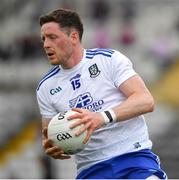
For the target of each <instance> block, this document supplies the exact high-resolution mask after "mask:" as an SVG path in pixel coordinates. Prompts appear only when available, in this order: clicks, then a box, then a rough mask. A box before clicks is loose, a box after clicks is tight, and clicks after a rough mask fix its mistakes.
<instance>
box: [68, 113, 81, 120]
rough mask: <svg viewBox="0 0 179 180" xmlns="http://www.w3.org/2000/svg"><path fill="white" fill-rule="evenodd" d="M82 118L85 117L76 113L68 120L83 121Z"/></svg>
mask: <svg viewBox="0 0 179 180" xmlns="http://www.w3.org/2000/svg"><path fill="white" fill-rule="evenodd" d="M82 117H83V116H82V114H80V113H75V114H73V115H71V116H68V117H67V119H68V120H73V119H81V118H82Z"/></svg>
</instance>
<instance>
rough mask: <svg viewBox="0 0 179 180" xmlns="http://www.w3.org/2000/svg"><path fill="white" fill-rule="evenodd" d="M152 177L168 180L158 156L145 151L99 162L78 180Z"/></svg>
mask: <svg viewBox="0 0 179 180" xmlns="http://www.w3.org/2000/svg"><path fill="white" fill-rule="evenodd" d="M151 175H156V176H157V177H159V178H160V179H167V176H166V174H165V172H164V171H163V170H162V169H161V168H160V162H159V158H158V156H156V155H155V154H154V153H152V151H151V150H149V149H144V150H141V151H137V152H131V153H127V154H124V155H120V156H117V157H114V158H112V159H109V160H106V161H102V162H99V163H97V164H95V165H93V166H91V167H89V168H88V169H85V170H83V171H81V172H80V173H79V174H78V176H77V177H76V179H146V178H147V177H149V176H151Z"/></svg>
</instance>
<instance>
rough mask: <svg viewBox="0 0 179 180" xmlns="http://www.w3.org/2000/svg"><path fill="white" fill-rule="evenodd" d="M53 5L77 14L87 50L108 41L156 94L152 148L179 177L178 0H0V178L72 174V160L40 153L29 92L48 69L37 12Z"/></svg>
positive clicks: (106, 44)
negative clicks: (125, 56) (80, 18)
mask: <svg viewBox="0 0 179 180" xmlns="http://www.w3.org/2000/svg"><path fill="white" fill-rule="evenodd" d="M59 7H64V8H70V9H75V10H77V11H78V12H79V14H80V15H81V17H82V20H83V22H84V29H85V32H84V37H83V44H84V46H85V47H86V48H93V47H99V48H108V47H110V48H114V49H117V50H119V51H121V52H122V53H124V54H125V55H127V56H128V57H129V58H130V59H131V61H132V62H133V64H134V68H135V69H136V71H137V72H138V73H139V74H140V75H141V76H142V78H143V79H144V81H145V82H146V84H147V86H148V88H149V89H150V90H151V92H152V94H153V96H154V98H155V100H156V110H155V111H154V112H153V113H150V114H146V120H147V123H148V127H149V132H150V136H151V139H152V141H153V144H154V151H155V152H156V153H157V154H158V155H159V156H160V157H161V162H162V166H163V167H164V169H165V170H166V172H167V174H168V176H169V178H179V171H178V167H179V153H178V148H179V133H178V132H179V131H178V130H179V118H178V117H179V116H178V108H179V93H178V89H179V53H178V52H179V13H178V12H179V1H178V0H145V1H143V0H110V1H108V0H85V1H83V0H53V1H48V0H38V1H32V0H26V1H24V0H11V1H7V0H1V6H0V20H1V28H0V39H1V41H0V104H1V108H0V178H3V179H6V178H7V179H11V178H17V179H18V178H22V179H26V178H29V179H31V178H34V179H38V178H39V179H46V178H47V179H51V178H62V179H66V178H68V179H73V178H75V173H76V169H75V164H74V160H73V158H72V159H71V160H66V161H59V160H52V159H51V158H49V157H48V156H46V155H45V153H44V152H43V149H42V145H41V128H40V127H41V119H40V113H39V109H38V106H37V102H36V97H35V96H36V95H35V91H36V87H37V84H38V82H39V80H40V79H41V77H42V76H43V74H44V73H46V72H47V71H48V69H49V68H50V65H49V64H48V61H47V59H46V57H45V54H44V51H43V49H42V44H41V41H40V32H39V31H40V27H39V23H38V18H39V16H40V15H41V14H43V13H46V12H48V11H50V10H53V9H56V8H59ZM4 9H5V11H4Z"/></svg>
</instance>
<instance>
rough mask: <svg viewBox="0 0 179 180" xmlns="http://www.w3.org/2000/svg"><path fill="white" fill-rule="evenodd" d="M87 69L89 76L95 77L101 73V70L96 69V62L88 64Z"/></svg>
mask: <svg viewBox="0 0 179 180" xmlns="http://www.w3.org/2000/svg"><path fill="white" fill-rule="evenodd" d="M88 70H89V73H90V77H91V78H95V77H97V76H98V75H99V74H100V73H101V71H100V70H99V69H98V66H97V64H96V63H95V64H93V65H92V66H90V67H89V68H88Z"/></svg>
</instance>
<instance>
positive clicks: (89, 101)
mask: <svg viewBox="0 0 179 180" xmlns="http://www.w3.org/2000/svg"><path fill="white" fill-rule="evenodd" d="M103 104H104V101H103V100H99V101H93V98H92V96H91V94H90V93H89V92H86V93H84V94H80V95H79V96H77V97H76V98H74V99H72V100H70V101H69V106H70V108H74V107H75V108H84V109H88V110H90V111H94V112H95V111H99V110H100V109H101V108H102V105H103Z"/></svg>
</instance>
